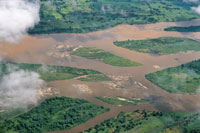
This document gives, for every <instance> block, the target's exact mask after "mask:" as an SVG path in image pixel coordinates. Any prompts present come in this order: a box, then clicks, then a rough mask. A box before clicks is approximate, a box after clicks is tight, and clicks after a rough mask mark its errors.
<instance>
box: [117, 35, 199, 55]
mask: <svg viewBox="0 0 200 133" xmlns="http://www.w3.org/2000/svg"><path fill="white" fill-rule="evenodd" d="M114 44H115V45H116V46H120V47H124V48H128V49H130V50H136V51H138V52H144V53H151V54H172V53H177V52H182V51H189V50H195V51H199V50H200V42H198V41H195V40H192V39H188V38H178V37H161V38H156V39H148V40H128V41H121V42H114Z"/></svg>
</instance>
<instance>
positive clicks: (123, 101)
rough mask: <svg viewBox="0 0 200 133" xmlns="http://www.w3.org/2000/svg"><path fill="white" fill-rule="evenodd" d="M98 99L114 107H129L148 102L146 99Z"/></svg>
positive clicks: (119, 97)
mask: <svg viewBox="0 0 200 133" xmlns="http://www.w3.org/2000/svg"><path fill="white" fill-rule="evenodd" d="M96 98H97V99H99V100H101V101H103V102H106V103H108V104H112V105H123V106H128V105H137V104H139V103H145V102H148V100H146V99H136V98H128V97H122V96H118V97H96Z"/></svg>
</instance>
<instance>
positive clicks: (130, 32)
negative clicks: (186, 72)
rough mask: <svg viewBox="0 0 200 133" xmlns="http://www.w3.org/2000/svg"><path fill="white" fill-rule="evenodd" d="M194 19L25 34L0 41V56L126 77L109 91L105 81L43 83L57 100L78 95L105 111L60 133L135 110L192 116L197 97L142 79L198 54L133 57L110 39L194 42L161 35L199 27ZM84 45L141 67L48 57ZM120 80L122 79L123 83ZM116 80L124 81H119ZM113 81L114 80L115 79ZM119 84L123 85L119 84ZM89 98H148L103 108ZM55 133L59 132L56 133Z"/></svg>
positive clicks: (189, 35)
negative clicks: (62, 48)
mask: <svg viewBox="0 0 200 133" xmlns="http://www.w3.org/2000/svg"><path fill="white" fill-rule="evenodd" d="M199 24H200V19H197V20H192V21H184V22H177V23H175V22H162V23H155V24H146V25H119V26H116V27H114V28H110V29H107V30H102V31H97V32H91V33H86V34H50V35H37V36H28V35H27V36H26V37H25V38H24V39H23V40H22V41H20V42H18V43H17V44H7V43H0V56H1V57H3V58H4V59H6V60H9V61H15V62H24V63H39V64H41V63H42V64H49V65H63V66H72V67H78V68H87V69H94V70H98V71H100V72H102V73H104V74H106V75H108V76H114V77H120V76H121V77H131V80H128V81H126V82H129V83H126V84H128V85H126V86H125V87H124V88H116V87H113V86H112V84H113V83H108V82H83V81H78V80H76V79H71V80H64V81H54V82H49V83H48V86H50V87H53V88H55V89H56V90H57V91H58V92H59V94H58V95H62V96H70V97H78V98H83V99H86V100H89V101H91V102H93V103H95V104H98V105H102V106H105V107H108V108H110V112H107V113H104V114H102V115H100V116H97V117H95V118H93V119H91V120H89V121H88V122H86V123H83V124H81V125H79V126H77V127H75V128H73V129H71V130H66V131H62V132H72V133H75V132H80V131H83V130H86V129H88V128H90V127H92V126H94V125H96V124H98V123H100V122H102V121H104V120H106V119H108V118H111V117H114V116H116V115H117V114H118V113H119V112H120V111H131V110H136V109H147V110H160V111H181V112H195V111H199V110H200V94H171V93H168V92H166V91H164V90H162V89H161V88H159V87H157V86H156V85H154V84H152V83H151V82H150V81H148V80H147V79H146V78H145V75H146V74H148V73H151V72H155V71H159V70H162V69H165V68H168V67H174V66H177V65H180V64H183V63H186V62H189V61H192V60H196V59H200V52H195V51H189V52H181V53H177V54H170V55H162V56H155V55H150V54H146V53H139V52H136V51H131V50H128V49H125V48H121V47H117V46H115V45H114V44H113V42H114V41H123V40H128V39H130V40H139V39H149V38H157V37H163V36H173V37H187V38H191V39H195V40H198V41H199V40H200V33H178V32H165V31H163V29H164V28H166V27H169V26H190V25H199ZM59 45H64V46H69V45H71V46H80V45H81V46H84V47H96V48H100V49H104V50H106V51H109V52H111V53H114V54H116V55H118V56H121V57H124V58H128V59H130V60H133V61H136V62H139V63H142V64H143V65H142V66H137V67H115V66H110V65H107V64H104V63H101V62H98V61H95V60H90V59H85V58H81V57H77V56H70V55H69V56H56V57H55V56H51V54H49V53H54V52H56V46H59ZM124 80H125V79H124ZM120 82H124V81H123V78H122V80H121V81H120ZM116 83H118V81H116ZM124 84H125V83H124ZM94 96H127V97H137V98H148V99H149V100H150V103H149V104H141V105H138V106H127V107H119V106H113V105H109V104H106V103H104V102H101V101H99V100H97V99H95V98H94ZM58 132H61V131H58Z"/></svg>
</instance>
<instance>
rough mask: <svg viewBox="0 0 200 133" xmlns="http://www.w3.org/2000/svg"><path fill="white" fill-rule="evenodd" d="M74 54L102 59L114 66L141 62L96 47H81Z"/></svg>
mask: <svg viewBox="0 0 200 133" xmlns="http://www.w3.org/2000/svg"><path fill="white" fill-rule="evenodd" d="M72 54H73V55H77V56H81V57H85V58H88V59H95V60H98V61H102V62H104V63H105V64H109V65H112V66H119V67H131V66H139V65H141V64H140V63H137V62H133V61H131V60H129V59H126V58H123V57H119V56H116V55H114V54H112V53H110V52H106V51H104V50H101V49H96V48H87V47H86V48H79V49H78V50H76V51H75V52H73V53H72Z"/></svg>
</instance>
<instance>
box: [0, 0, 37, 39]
mask: <svg viewBox="0 0 200 133" xmlns="http://www.w3.org/2000/svg"><path fill="white" fill-rule="evenodd" d="M39 2H40V1H39V0H32V1H30V0H0V41H6V42H11V43H14V42H16V41H18V40H19V39H21V37H23V35H25V34H26V32H27V30H28V29H29V28H31V27H33V26H34V25H35V24H37V23H38V22H39V20H40V17H39V9H40V3H39Z"/></svg>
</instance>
